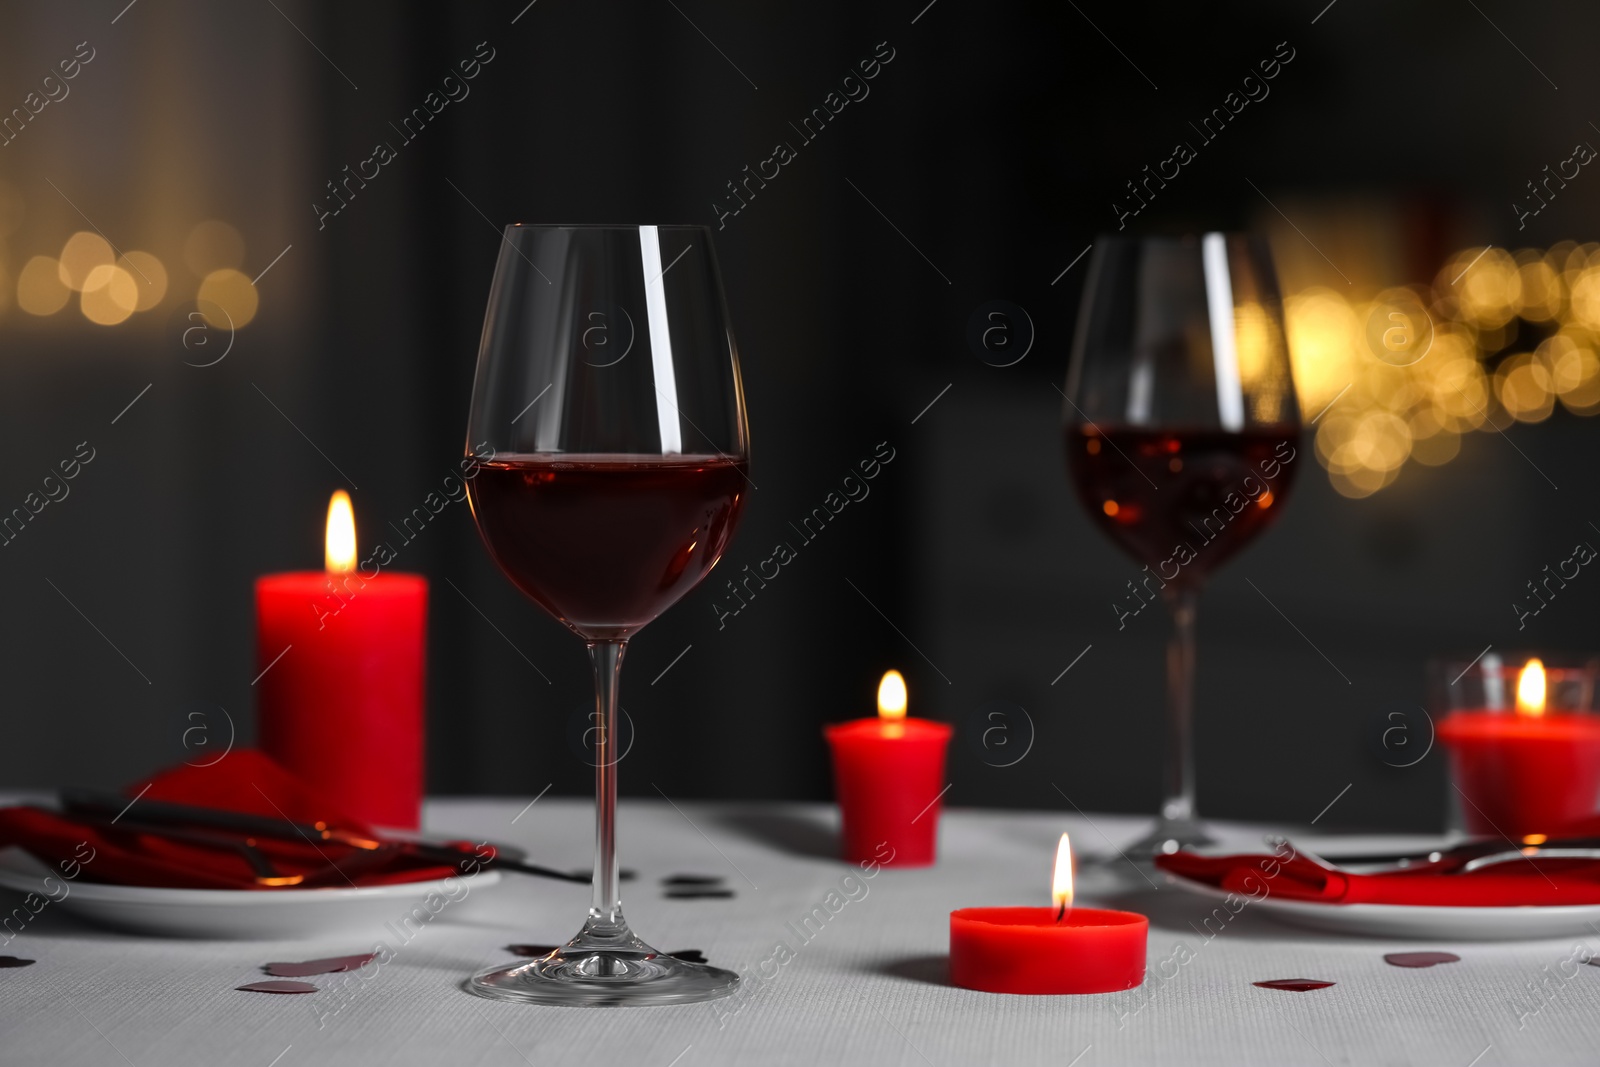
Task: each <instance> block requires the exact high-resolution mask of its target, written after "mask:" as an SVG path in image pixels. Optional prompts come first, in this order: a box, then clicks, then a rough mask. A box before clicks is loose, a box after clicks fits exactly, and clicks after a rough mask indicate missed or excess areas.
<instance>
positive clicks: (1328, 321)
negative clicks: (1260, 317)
mask: <svg viewBox="0 0 1600 1067" xmlns="http://www.w3.org/2000/svg"><path fill="white" fill-rule="evenodd" d="M1397 316H1398V317H1397ZM1284 317H1285V329H1286V331H1287V333H1288V339H1289V346H1290V355H1291V357H1292V361H1293V365H1294V373H1295V385H1296V389H1297V391H1298V393H1299V397H1300V404H1301V408H1302V410H1303V411H1304V412H1305V414H1306V417H1307V418H1308V419H1309V418H1315V417H1316V416H1317V415H1318V414H1319V413H1323V412H1324V410H1325V409H1326V410H1325V414H1324V416H1323V417H1322V418H1321V419H1319V420H1318V422H1317V426H1316V436H1315V440H1314V453H1315V455H1316V457H1317V460H1318V462H1320V463H1321V464H1322V465H1323V466H1324V467H1325V468H1327V471H1328V477H1329V480H1330V481H1331V483H1332V484H1333V487H1334V488H1335V489H1336V490H1338V491H1339V492H1340V493H1342V494H1344V495H1345V496H1348V497H1353V498H1359V497H1365V496H1371V495H1372V494H1373V493H1376V492H1378V491H1379V490H1381V489H1383V488H1385V487H1387V486H1389V485H1392V484H1393V483H1394V482H1395V480H1396V479H1397V478H1398V477H1399V475H1400V472H1401V470H1402V469H1403V468H1404V466H1405V465H1406V464H1407V463H1408V462H1410V461H1415V462H1417V463H1419V464H1423V465H1426V466H1439V465H1441V464H1444V463H1448V462H1450V461H1451V460H1452V459H1454V458H1455V457H1456V456H1458V455H1459V454H1460V453H1461V437H1462V435H1463V434H1467V433H1470V432H1472V431H1473V430H1504V429H1507V428H1508V427H1510V426H1512V425H1514V424H1516V423H1519V422H1522V423H1538V422H1543V421H1544V420H1546V419H1548V418H1550V417H1551V416H1552V415H1553V414H1554V413H1555V411H1556V409H1557V407H1558V405H1559V406H1560V407H1561V408H1563V409H1565V410H1566V411H1567V412H1570V413H1572V414H1577V415H1593V414H1600V244H1595V243H1589V244H1582V245H1580V244H1577V243H1575V242H1573V241H1563V242H1560V243H1559V244H1556V245H1552V246H1551V247H1550V248H1548V249H1544V250H1540V249H1536V248H1524V249H1520V250H1518V251H1516V252H1514V253H1513V252H1509V251H1506V250H1504V249H1500V248H1493V247H1491V248H1488V249H1484V248H1482V247H1474V248H1466V249H1462V250H1461V251H1459V252H1457V253H1456V254H1455V255H1453V256H1451V257H1450V259H1449V260H1448V261H1447V262H1446V263H1445V265H1444V266H1443V268H1441V269H1440V271H1439V273H1438V274H1437V275H1436V276H1435V278H1434V281H1433V284H1432V286H1431V287H1429V286H1417V287H1412V288H1408V289H1388V290H1384V291H1383V292H1380V293H1378V294H1376V295H1375V296H1372V297H1371V298H1370V299H1363V298H1361V297H1359V296H1354V295H1352V294H1350V293H1349V292H1341V291H1338V290H1334V289H1325V288H1311V289H1306V290H1304V291H1302V292H1299V293H1293V294H1290V295H1289V296H1288V297H1286V298H1285V300H1284ZM1239 325H1240V326H1241V347H1240V351H1241V355H1243V353H1244V352H1246V351H1247V350H1248V349H1247V348H1246V347H1245V344H1244V338H1246V337H1250V336H1253V334H1254V333H1255V332H1258V331H1257V330H1256V328H1255V327H1253V326H1252V327H1250V328H1249V330H1246V329H1244V328H1243V327H1244V326H1245V323H1244V322H1243V319H1242V313H1241V321H1240V323H1239ZM1428 330H1431V331H1432V332H1431V343H1428V344H1425V345H1424V344H1423V343H1422V342H1423V341H1427V340H1430V338H1429V337H1428V336H1427V334H1426V331H1428ZM1413 360H1414V361H1413ZM1330 405H1331V406H1330Z"/></svg>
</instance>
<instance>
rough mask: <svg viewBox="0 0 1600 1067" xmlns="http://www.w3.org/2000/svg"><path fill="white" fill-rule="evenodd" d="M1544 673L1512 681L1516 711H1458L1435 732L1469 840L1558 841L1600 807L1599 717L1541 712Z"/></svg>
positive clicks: (1528, 670) (1534, 669) (1533, 669)
mask: <svg viewBox="0 0 1600 1067" xmlns="http://www.w3.org/2000/svg"><path fill="white" fill-rule="evenodd" d="M1546 689H1547V686H1546V676H1545V670H1544V665H1543V664H1542V663H1541V662H1540V661H1539V660H1537V659H1534V660H1530V661H1529V662H1528V664H1527V665H1526V666H1525V667H1523V669H1522V670H1521V672H1519V674H1518V676H1517V700H1516V710H1515V711H1514V712H1513V711H1509V710H1500V711H1494V710H1477V709H1467V710H1462V711H1456V712H1453V713H1451V714H1450V715H1449V716H1447V717H1446V718H1445V719H1444V721H1443V722H1441V723H1440V724H1439V740H1440V742H1441V743H1443V744H1444V746H1445V747H1446V749H1448V750H1449V752H1450V774H1451V777H1452V778H1453V779H1454V781H1455V783H1456V785H1457V786H1458V787H1459V788H1460V790H1461V793H1462V796H1463V797H1464V798H1465V799H1464V800H1463V801H1462V804H1461V811H1462V817H1463V820H1464V822H1465V824H1466V828H1467V830H1468V831H1469V832H1470V833H1474V834H1494V835H1500V834H1506V835H1509V836H1511V837H1516V838H1521V837H1529V836H1535V835H1539V834H1544V835H1550V834H1554V833H1559V832H1561V831H1562V829H1563V828H1564V827H1566V826H1568V825H1570V824H1573V823H1577V822H1580V821H1583V820H1586V819H1589V818H1590V817H1591V816H1593V815H1594V814H1595V812H1596V809H1597V802H1600V716H1596V715H1590V714H1565V713H1562V712H1559V711H1547V710H1546V700H1545V698H1546Z"/></svg>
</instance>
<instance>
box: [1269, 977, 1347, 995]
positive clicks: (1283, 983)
mask: <svg viewBox="0 0 1600 1067" xmlns="http://www.w3.org/2000/svg"><path fill="white" fill-rule="evenodd" d="M1250 984H1251V985H1258V986H1260V987H1261V988H1262V989H1287V990H1288V991H1289V992H1291V993H1309V992H1311V990H1313V989H1327V988H1328V987H1329V986H1331V985H1333V984H1334V983H1332V982H1323V981H1320V980H1318V979H1316V978H1273V979H1269V980H1268V981H1265V982H1251V983H1250Z"/></svg>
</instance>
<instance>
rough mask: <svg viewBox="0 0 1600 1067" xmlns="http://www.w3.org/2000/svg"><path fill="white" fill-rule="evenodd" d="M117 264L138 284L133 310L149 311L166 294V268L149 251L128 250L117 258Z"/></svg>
mask: <svg viewBox="0 0 1600 1067" xmlns="http://www.w3.org/2000/svg"><path fill="white" fill-rule="evenodd" d="M117 266H119V267H121V268H122V269H123V270H125V271H127V272H128V273H129V274H130V275H132V276H133V280H134V281H135V282H137V283H138V285H139V300H138V303H137V304H135V305H134V308H133V310H135V311H149V310H150V309H151V308H153V307H155V306H156V305H157V304H159V303H161V300H162V298H163V297H165V296H166V295H167V268H166V267H165V266H163V265H162V263H161V260H159V259H157V258H156V257H155V256H153V255H151V254H150V253H149V252H138V251H132V252H128V253H126V254H125V255H123V257H122V258H121V259H119V260H117Z"/></svg>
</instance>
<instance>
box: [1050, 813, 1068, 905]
mask: <svg viewBox="0 0 1600 1067" xmlns="http://www.w3.org/2000/svg"><path fill="white" fill-rule="evenodd" d="M1050 903H1052V904H1054V905H1055V906H1056V922H1060V921H1061V920H1062V918H1063V917H1065V916H1066V914H1067V909H1069V908H1071V907H1072V842H1071V841H1069V840H1068V839H1067V835H1066V834H1062V835H1061V843H1060V844H1059V845H1057V846H1056V869H1055V874H1054V876H1053V877H1052V878H1051V880H1050Z"/></svg>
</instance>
